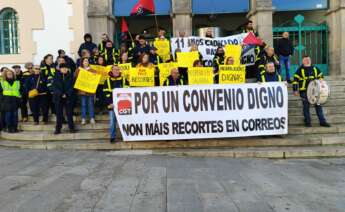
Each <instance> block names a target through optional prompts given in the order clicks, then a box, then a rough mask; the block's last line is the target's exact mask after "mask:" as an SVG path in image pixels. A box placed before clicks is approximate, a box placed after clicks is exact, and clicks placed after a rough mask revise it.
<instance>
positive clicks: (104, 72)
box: [90, 65, 111, 85]
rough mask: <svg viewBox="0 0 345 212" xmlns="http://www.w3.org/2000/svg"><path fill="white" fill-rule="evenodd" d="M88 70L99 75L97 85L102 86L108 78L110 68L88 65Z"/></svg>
mask: <svg viewBox="0 0 345 212" xmlns="http://www.w3.org/2000/svg"><path fill="white" fill-rule="evenodd" d="M90 68H91V69H92V70H94V71H96V73H97V74H99V75H101V80H100V81H99V84H100V85H104V82H105V81H106V80H107V79H108V78H109V72H110V70H111V66H100V65H90Z"/></svg>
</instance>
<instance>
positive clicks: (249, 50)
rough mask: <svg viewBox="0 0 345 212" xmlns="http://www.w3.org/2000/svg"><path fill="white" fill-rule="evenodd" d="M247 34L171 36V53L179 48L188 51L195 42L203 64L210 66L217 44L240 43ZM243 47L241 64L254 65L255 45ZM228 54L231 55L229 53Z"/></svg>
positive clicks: (173, 53)
mask: <svg viewBox="0 0 345 212" xmlns="http://www.w3.org/2000/svg"><path fill="white" fill-rule="evenodd" d="M247 35H248V33H242V34H237V35H233V36H228V37H219V38H201V37H196V36H191V37H184V38H178V37H176V38H171V39H170V43H171V53H172V55H175V51H176V49H181V51H182V52H189V51H190V48H191V45H192V44H193V43H195V44H196V45H198V49H199V52H200V53H201V55H202V57H203V60H204V64H205V66H212V63H213V58H214V55H215V54H216V50H217V48H218V47H219V46H222V47H225V46H226V45H241V44H242V43H243V39H244V38H245V37H246V36H247ZM243 48H244V49H243V50H242V56H241V61H242V64H244V65H246V66H250V65H254V63H255V52H254V48H255V46H244V47H243ZM229 54H230V55H231V53H229Z"/></svg>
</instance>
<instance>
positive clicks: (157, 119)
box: [113, 83, 288, 141]
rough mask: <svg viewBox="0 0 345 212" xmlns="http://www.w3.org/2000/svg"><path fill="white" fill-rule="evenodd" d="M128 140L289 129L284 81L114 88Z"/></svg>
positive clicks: (272, 132) (117, 111)
mask: <svg viewBox="0 0 345 212" xmlns="http://www.w3.org/2000/svg"><path fill="white" fill-rule="evenodd" d="M113 92H114V95H113V96H114V110H115V114H116V118H117V121H118V124H119V128H120V129H121V133H122V137H123V139H124V140H125V141H145V140H176V139H203V138H229V137H244V136H264V135H281V134H287V132H288V92H287V87H286V85H285V84H284V83H263V84H256V83H253V84H243V85H207V86H170V87H153V88H120V89H114V91H113Z"/></svg>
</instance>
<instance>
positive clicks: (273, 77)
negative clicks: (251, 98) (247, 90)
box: [260, 62, 283, 82]
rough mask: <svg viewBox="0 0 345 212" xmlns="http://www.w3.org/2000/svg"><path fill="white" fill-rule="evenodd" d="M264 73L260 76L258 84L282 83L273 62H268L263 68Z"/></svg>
mask: <svg viewBox="0 0 345 212" xmlns="http://www.w3.org/2000/svg"><path fill="white" fill-rule="evenodd" d="M265 68H266V72H265V73H264V74H261V77H260V82H282V81H283V80H282V77H281V76H280V74H279V72H278V71H277V70H276V68H275V64H274V63H273V62H268V63H267V64H266V66H265Z"/></svg>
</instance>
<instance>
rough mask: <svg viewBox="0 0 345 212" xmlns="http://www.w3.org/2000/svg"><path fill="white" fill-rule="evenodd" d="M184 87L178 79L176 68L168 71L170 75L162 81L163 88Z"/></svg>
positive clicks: (178, 74)
mask: <svg viewBox="0 0 345 212" xmlns="http://www.w3.org/2000/svg"><path fill="white" fill-rule="evenodd" d="M178 85H185V84H184V82H183V80H182V79H181V78H180V73H179V71H178V69H177V68H173V69H171V71H170V75H169V76H168V77H167V79H166V80H165V81H164V83H163V86H178Z"/></svg>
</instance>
